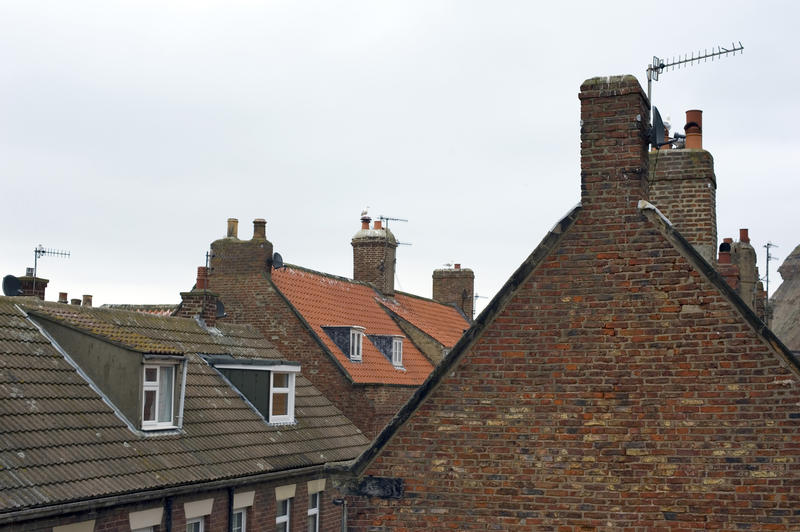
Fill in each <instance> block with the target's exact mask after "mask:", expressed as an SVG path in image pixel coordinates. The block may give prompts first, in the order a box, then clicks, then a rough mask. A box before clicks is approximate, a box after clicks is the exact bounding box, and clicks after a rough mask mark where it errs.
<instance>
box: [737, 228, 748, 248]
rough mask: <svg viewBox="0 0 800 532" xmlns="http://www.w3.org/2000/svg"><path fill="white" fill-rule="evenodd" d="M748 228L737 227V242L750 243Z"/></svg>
mask: <svg viewBox="0 0 800 532" xmlns="http://www.w3.org/2000/svg"><path fill="white" fill-rule="evenodd" d="M748 232H749V230H748V229H739V242H745V243H747V244H749V243H750V235H749V234H748Z"/></svg>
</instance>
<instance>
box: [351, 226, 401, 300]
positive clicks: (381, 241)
mask: <svg viewBox="0 0 800 532" xmlns="http://www.w3.org/2000/svg"><path fill="white" fill-rule="evenodd" d="M370 221H372V220H371V218H370V217H369V216H367V215H366V214H362V216H361V230H360V231H358V232H357V233H356V234H355V235H354V236H353V239H352V240H351V241H350V243H351V244H352V246H353V279H354V280H356V281H361V282H364V283H372V284H373V285H374V286H375V288H377V289H378V291H379V292H380V293H381V294H383V295H385V296H390V297H391V296H393V295H394V272H395V264H396V259H395V257H396V253H397V240H395V238H394V235H393V234H392V232H391V231H390V230H389V228H388V227H387V228H384V227H383V223H382V221H381V220H375V225H374V226H373V228H372V229H370V228H369V223H370Z"/></svg>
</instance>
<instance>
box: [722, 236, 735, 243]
mask: <svg viewBox="0 0 800 532" xmlns="http://www.w3.org/2000/svg"><path fill="white" fill-rule="evenodd" d="M722 241H723V242H725V243H726V244H733V239H732V238H730V237H728V238H723V239H722Z"/></svg>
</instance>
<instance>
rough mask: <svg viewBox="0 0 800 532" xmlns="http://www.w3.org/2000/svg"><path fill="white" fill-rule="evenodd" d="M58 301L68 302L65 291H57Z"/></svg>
mask: <svg viewBox="0 0 800 532" xmlns="http://www.w3.org/2000/svg"><path fill="white" fill-rule="evenodd" d="M58 302H59V303H69V300H68V299H67V293H66V292H59V293H58Z"/></svg>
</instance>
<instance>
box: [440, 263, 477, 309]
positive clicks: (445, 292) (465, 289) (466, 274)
mask: <svg viewBox="0 0 800 532" xmlns="http://www.w3.org/2000/svg"><path fill="white" fill-rule="evenodd" d="M433 299H435V300H436V301H438V302H439V303H444V304H446V305H455V306H456V307H458V308H459V309H461V312H463V313H464V315H465V316H466V317H467V319H468V320H472V317H473V316H472V312H473V304H474V302H475V274H474V273H473V272H472V270H470V269H469V268H462V267H461V265H460V264H456V265H454V266H453V268H446V269H438V270H434V271H433Z"/></svg>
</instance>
